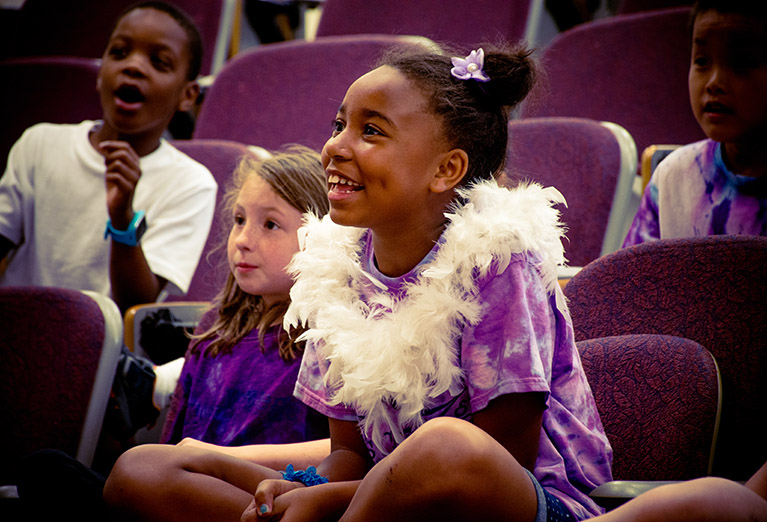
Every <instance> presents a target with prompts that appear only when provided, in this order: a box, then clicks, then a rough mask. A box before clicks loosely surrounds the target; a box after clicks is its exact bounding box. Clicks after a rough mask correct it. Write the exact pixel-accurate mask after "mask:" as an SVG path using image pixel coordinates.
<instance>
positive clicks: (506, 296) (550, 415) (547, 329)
mask: <svg viewBox="0 0 767 522" xmlns="http://www.w3.org/2000/svg"><path fill="white" fill-rule="evenodd" d="M363 241H366V248H365V252H366V255H365V256H363V259H362V263H363V269H364V270H365V271H366V272H368V273H370V274H372V275H373V276H374V277H375V278H376V279H378V280H379V281H381V282H383V283H384V285H385V286H386V287H387V289H388V290H387V291H388V292H389V293H397V294H400V293H401V291H402V288H403V285H404V282H405V281H413V280H414V279H415V278H417V272H418V268H419V267H416V268H415V269H414V270H413V271H411V272H410V273H408V274H405V275H404V276H402V277H399V278H388V277H386V276H384V275H383V274H381V273H380V272H378V270H377V269H376V267H375V262H374V257H373V252H372V247H371V243H370V241H369V235H366V236H364V238H363ZM437 248H438V246H436V247H435V250H436V249H437ZM435 250H433V251H432V253H431V254H430V255H429V256H427V258H426V259H425V260H424V261H423V262H422V264H423V263H425V262H427V261H428V260H429V259H431V257H432V256H433V254H434V252H435ZM535 261H536V260H535V259H534V257H533V256H530V255H525V254H519V255H512V257H511V262H510V264H509V266H508V267H507V268H506V270H505V271H504V272H503V273H501V274H497V273H496V272H497V271H496V270H491V271H490V273H489V274H488V275H487V276H485V277H484V278H482V279H480V280H479V281H478V288H479V298H480V302H481V303H482V307H483V315H482V319H481V320H480V321H479V322H478V324H476V325H475V326H465V327H464V328H463V330H462V338H461V339H460V340H459V341H458V347H457V349H458V353H459V354H460V357H459V359H460V364H461V367H462V370H463V373H464V387H463V389H462V390H461V391H460V393H458V394H456V395H453V396H451V395H450V393H449V392H446V393H444V394H443V395H441V396H440V397H439V398H438V400H436V401H434V402H433V404H432V405H431V406H430V407H429V408H427V409H425V410H424V412H423V417H424V421H425V420H428V419H431V418H435V417H441V416H453V417H458V418H463V419H471V418H472V415H473V413H474V412H476V411H479V410H482V409H483V408H485V407H486V406H487V405H488V403H489V402H490V401H491V400H493V399H494V398H496V397H499V396H501V395H504V394H507V393H524V392H543V393H545V394H546V396H547V408H546V411H545V412H544V416H543V426H542V430H541V438H540V446H539V448H540V449H539V455H538V460H537V462H536V467H535V476H536V478H537V479H538V480H539V481H540V482H541V484H542V485H543V486H544V487H545V488H547V490H548V491H550V492H551V493H552V494H553V495H555V496H557V497H558V498H559V499H560V500H561V501H562V502H564V503H565V504H566V505H567V507H568V508H569V509H570V510H571V511H572V512H573V514H574V515H576V516H577V517H578V518H586V517H589V516H593V515H595V514H598V513H600V512H601V511H600V508H599V507H597V506H596V505H595V504H594V503H593V501H592V500H591V499H589V498H588V492H589V491H590V490H591V489H592V488H594V487H596V486H597V485H598V484H601V483H602V482H605V481H607V480H610V478H611V471H610V463H611V458H612V450H611V448H610V445H609V443H608V441H607V438H606V436H605V435H604V431H603V429H602V424H601V421H600V420H599V414H598V412H597V409H596V405H595V403H594V399H593V397H592V394H591V390H590V388H589V385H588V382H587V381H586V377H585V374H584V373H583V370H582V367H581V361H580V357H579V356H578V353H577V350H576V348H575V342H574V339H573V333H572V325H571V322H570V318H569V314H568V313H567V310H559V309H558V308H557V305H556V298H555V296H554V295H547V292H546V291H545V289H544V287H543V284H542V282H541V279H540V276H539V274H538V271H537V269H536V266H535ZM419 266H420V265H419ZM381 291H382V290H380V289H379V288H377V287H376V286H375V285H366V287H365V295H361V296H360V298H361V299H362V300H363V301H365V302H369V301H370V300H371V297H372V295H373V294H374V293H375V292H381ZM556 291H557V292H559V288H558V287H557V288H556ZM326 370H327V364H326V362H325V361H322V360H318V357H317V347H316V346H311V345H310V346H307V350H306V353H305V354H304V359H303V362H302V366H301V371H300V372H299V377H298V382H297V383H296V391H295V394H296V397H298V398H299V399H301V400H302V401H304V402H305V403H306V404H308V405H309V406H312V407H313V408H316V409H317V410H318V411H320V412H321V413H324V414H325V415H328V416H329V417H332V418H336V419H340V420H348V421H358V420H359V418H358V416H357V414H356V412H355V410H354V408H353V407H352V406H347V405H335V406H333V405H331V404H330V399H329V397H330V391H329V390H327V389H326V388H325V386H324V385H323V376H324V375H325V372H326ZM389 408H390V410H391V411H392V412H393V413H395V412H396V406H395V405H389ZM394 416H395V417H396V414H395V415H394ZM413 429H414V428H412V427H411V428H410V429H409V430H407V429H406V430H405V431H406V432H408V431H409V432H412V431H413ZM387 440H388V443H387V444H386V447H385V448H377V447H375V446H374V445H373V443H372V442H371V441H370V440H366V443H367V444H368V448H369V450H370V454H371V456H372V458H373V460H374V461H375V462H377V461H379V460H381V459H382V458H384V456H385V455H387V454H388V453H390V452H391V451H393V450H394V448H395V447H396V444H395V443H394V441H393V438H392V437H388V438H387Z"/></svg>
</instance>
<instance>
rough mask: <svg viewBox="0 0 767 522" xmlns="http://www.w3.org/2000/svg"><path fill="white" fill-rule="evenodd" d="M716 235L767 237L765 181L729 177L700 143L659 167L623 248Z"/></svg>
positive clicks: (717, 151) (716, 155) (718, 150)
mask: <svg viewBox="0 0 767 522" xmlns="http://www.w3.org/2000/svg"><path fill="white" fill-rule="evenodd" d="M718 234H745V235H753V236H765V235H767V179H763V178H752V177H748V176H740V175H737V174H734V173H733V172H731V171H730V169H728V168H727V166H726V165H725V163H724V161H723V159H722V147H721V144H720V143H718V142H716V141H712V140H702V141H698V142H696V143H692V144H690V145H686V146H684V147H681V148H679V149H677V150H675V151H674V152H672V153H671V154H669V156H668V157H666V158H665V159H664V160H663V161H662V162H660V163H659V164H658V166H657V167H656V169H655V172H654V173H653V176H652V179H651V180H650V183H649V184H648V185H647V188H646V189H645V192H644V196H643V198H642V202H641V203H640V205H639V210H638V211H637V214H636V216H635V217H634V221H633V223H632V224H631V227H630V229H629V232H628V234H627V236H626V239H625V241H624V242H623V246H624V247H627V246H631V245H636V244H639V243H644V242H645V241H650V240H653V239H661V238H663V239H667V238H675V237H694V236H710V235H718Z"/></svg>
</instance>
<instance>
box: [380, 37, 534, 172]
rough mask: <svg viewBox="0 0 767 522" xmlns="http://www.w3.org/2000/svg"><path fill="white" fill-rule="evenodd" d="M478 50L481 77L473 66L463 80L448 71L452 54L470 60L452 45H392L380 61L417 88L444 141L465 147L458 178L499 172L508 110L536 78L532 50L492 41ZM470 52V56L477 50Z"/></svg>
mask: <svg viewBox="0 0 767 522" xmlns="http://www.w3.org/2000/svg"><path fill="white" fill-rule="evenodd" d="M482 49H483V54H484V61H483V65H482V72H483V73H484V75H485V76H487V77H489V80H487V81H482V80H481V79H475V78H476V75H477V71H476V68H472V71H473V72H472V73H471V74H469V75H468V77H467V79H461V78H460V77H459V76H463V74H464V73H463V72H458V71H456V73H457V74H458V75H459V76H456V75H455V74H453V68H454V67H455V63H454V62H453V60H452V58H453V57H457V58H460V59H461V60H462V61H465V62H468V61H470V60H465V59H464V57H467V58H469V56H468V55H470V53H469V52H462V51H457V50H453V49H447V48H443V49H442V50H437V51H435V50H434V49H422V50H413V49H412V48H411V49H396V50H392V51H391V52H389V53H387V54H386V55H385V56H384V57H383V59H382V60H381V62H380V65H386V66H390V67H394V68H395V69H397V70H398V71H400V72H401V73H402V74H404V75H405V76H406V77H407V78H409V79H410V80H411V81H412V82H413V84H414V85H415V86H416V87H417V88H419V89H420V90H421V92H422V93H423V95H424V97H425V98H426V100H427V103H428V109H429V111H431V112H432V113H433V114H434V115H435V116H437V117H438V118H440V119H441V120H442V129H443V132H444V135H445V138H446V139H447V142H448V143H449V144H450V145H451V146H452V147H456V148H460V149H463V150H464V151H466V154H467V155H468V156H469V168H468V171H467V173H466V176H465V177H464V181H463V182H464V183H471V182H473V181H476V180H480V179H490V178H492V177H497V176H498V175H500V173H501V172H502V170H503V168H504V165H505V161H506V145H507V143H506V140H507V136H508V129H507V127H508V118H509V113H510V111H511V109H512V108H513V107H514V106H515V105H517V104H518V103H519V102H521V101H522V100H523V99H524V98H525V96H527V94H528V93H529V92H530V90H531V89H532V87H533V85H534V84H535V79H536V65H535V62H534V61H533V59H532V56H531V54H532V51H530V50H529V49H527V48H526V47H522V46H514V45H506V44H493V45H485V46H482ZM474 54H475V56H474V57H473V58H472V60H475V59H477V57H478V55H479V53H478V52H477V53H474ZM472 63H474V62H473V61H472ZM475 65H477V64H475ZM466 67H468V65H467V66H466ZM472 75H475V76H472ZM479 76H482V75H479Z"/></svg>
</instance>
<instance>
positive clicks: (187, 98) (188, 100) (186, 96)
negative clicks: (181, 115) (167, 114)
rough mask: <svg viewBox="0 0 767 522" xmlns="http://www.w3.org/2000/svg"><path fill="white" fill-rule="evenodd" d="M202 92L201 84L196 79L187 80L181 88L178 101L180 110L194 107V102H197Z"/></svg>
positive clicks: (186, 110) (188, 109) (183, 110)
mask: <svg viewBox="0 0 767 522" xmlns="http://www.w3.org/2000/svg"><path fill="white" fill-rule="evenodd" d="M199 94H200V84H199V83H197V81H196V80H193V81H190V82H187V83H186V85H185V86H184V87H183V89H181V96H180V97H179V101H178V109H176V110H178V111H181V112H188V111H191V110H192V109H193V108H194V104H195V103H197V97H198V96H199Z"/></svg>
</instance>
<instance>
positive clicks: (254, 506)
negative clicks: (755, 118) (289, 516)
mask: <svg viewBox="0 0 767 522" xmlns="http://www.w3.org/2000/svg"><path fill="white" fill-rule="evenodd" d="M297 488H306V486H304V485H303V484H301V483H300V482H292V481H289V480H280V479H269V480H262V481H261V483H259V485H258V489H256V494H255V495H254V498H253V500H252V501H251V503H250V505H249V506H248V507H247V509H246V510H245V512H244V513H243V514H242V517H241V518H240V522H245V521H249V522H256V521H263V520H280V519H281V518H282V512H283V511H284V506H283V510H282V511H280V512H275V510H274V501H275V499H276V498H277V497H279V496H280V495H283V494H285V493H287V492H289V491H293V490H294V489H297Z"/></svg>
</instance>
